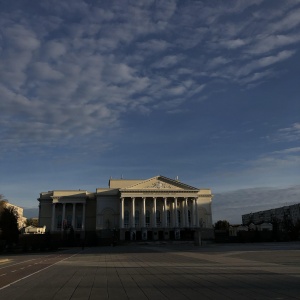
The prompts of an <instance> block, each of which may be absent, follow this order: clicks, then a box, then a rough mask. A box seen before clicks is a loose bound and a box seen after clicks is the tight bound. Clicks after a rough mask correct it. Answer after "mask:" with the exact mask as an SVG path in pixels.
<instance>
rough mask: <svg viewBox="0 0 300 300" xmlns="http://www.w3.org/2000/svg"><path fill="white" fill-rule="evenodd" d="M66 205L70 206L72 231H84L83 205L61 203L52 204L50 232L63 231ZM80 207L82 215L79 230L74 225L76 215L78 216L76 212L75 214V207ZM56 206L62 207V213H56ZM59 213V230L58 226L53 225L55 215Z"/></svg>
mask: <svg viewBox="0 0 300 300" xmlns="http://www.w3.org/2000/svg"><path fill="white" fill-rule="evenodd" d="M66 205H72V218H71V219H72V221H71V226H72V227H73V229H74V230H75V229H80V230H84V229H85V203H78V202H62V203H52V219H51V231H57V230H61V231H63V230H64V223H65V222H66V221H67V220H66ZM78 205H80V206H81V207H82V213H81V228H78V226H76V225H77V224H75V220H76V218H75V217H76V215H77V216H78V213H79V212H78V211H77V214H76V207H77V206H78ZM58 206H62V211H61V212H60V211H58ZM58 212H59V213H61V228H58V224H55V221H56V216H57V213H58Z"/></svg>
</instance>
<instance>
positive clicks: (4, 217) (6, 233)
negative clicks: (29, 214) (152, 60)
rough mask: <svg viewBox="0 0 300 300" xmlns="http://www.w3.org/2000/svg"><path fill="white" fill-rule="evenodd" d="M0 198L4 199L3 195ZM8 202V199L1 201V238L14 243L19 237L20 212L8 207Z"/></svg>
mask: <svg viewBox="0 0 300 300" xmlns="http://www.w3.org/2000/svg"><path fill="white" fill-rule="evenodd" d="M0 199H3V196H2V195H1V198H0ZM6 204H7V201H5V200H1V201H0V233H1V236H0V238H1V239H2V240H5V241H6V242H7V243H8V244H12V243H16V242H17V241H18V238H19V229H18V214H17V212H16V211H15V210H14V208H13V207H7V205H6Z"/></svg>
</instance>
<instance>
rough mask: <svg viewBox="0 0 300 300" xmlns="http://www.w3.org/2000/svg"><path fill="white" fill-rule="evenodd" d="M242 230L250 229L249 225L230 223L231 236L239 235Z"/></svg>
mask: <svg viewBox="0 0 300 300" xmlns="http://www.w3.org/2000/svg"><path fill="white" fill-rule="evenodd" d="M241 231H248V226H244V225H230V226H229V236H237V235H238V233H239V232H241Z"/></svg>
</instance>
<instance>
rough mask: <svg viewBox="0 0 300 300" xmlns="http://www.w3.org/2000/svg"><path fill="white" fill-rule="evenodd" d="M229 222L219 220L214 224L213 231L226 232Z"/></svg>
mask: <svg viewBox="0 0 300 300" xmlns="http://www.w3.org/2000/svg"><path fill="white" fill-rule="evenodd" d="M229 225H230V224H229V222H228V221H226V220H219V221H218V222H216V223H215V226H214V227H215V229H217V230H228V229H229Z"/></svg>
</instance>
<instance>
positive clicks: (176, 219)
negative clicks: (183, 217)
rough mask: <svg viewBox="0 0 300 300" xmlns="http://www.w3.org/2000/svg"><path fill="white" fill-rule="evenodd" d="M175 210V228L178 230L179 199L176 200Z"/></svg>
mask: <svg viewBox="0 0 300 300" xmlns="http://www.w3.org/2000/svg"><path fill="white" fill-rule="evenodd" d="M174 210H175V213H174V216H175V218H174V220H175V222H174V223H175V227H176V228H177V227H178V214H177V198H174Z"/></svg>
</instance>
